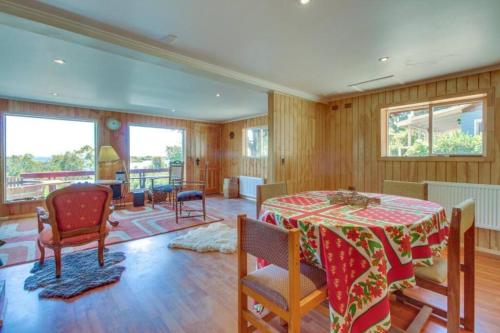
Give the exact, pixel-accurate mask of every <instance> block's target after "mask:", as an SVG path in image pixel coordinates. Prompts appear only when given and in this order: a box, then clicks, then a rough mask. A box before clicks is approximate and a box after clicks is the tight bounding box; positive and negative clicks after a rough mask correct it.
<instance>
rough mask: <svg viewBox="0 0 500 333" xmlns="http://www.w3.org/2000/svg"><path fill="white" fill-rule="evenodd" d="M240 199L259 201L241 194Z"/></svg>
mask: <svg viewBox="0 0 500 333" xmlns="http://www.w3.org/2000/svg"><path fill="white" fill-rule="evenodd" d="M240 198H241V199H246V200H250V201H257V199H256V198H255V197H249V196H246V195H241V194H240Z"/></svg>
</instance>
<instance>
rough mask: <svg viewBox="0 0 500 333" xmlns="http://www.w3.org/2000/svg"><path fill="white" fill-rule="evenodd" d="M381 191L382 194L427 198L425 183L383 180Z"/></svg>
mask: <svg viewBox="0 0 500 333" xmlns="http://www.w3.org/2000/svg"><path fill="white" fill-rule="evenodd" d="M382 192H383V193H384V194H391V195H399V196H402V197H408V198H414V199H420V200H427V193H428V190H427V183H416V182H402V181H396V180H384V183H383V185H382Z"/></svg>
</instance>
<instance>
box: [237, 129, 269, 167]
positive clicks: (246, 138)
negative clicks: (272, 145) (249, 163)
mask: <svg viewBox="0 0 500 333" xmlns="http://www.w3.org/2000/svg"><path fill="white" fill-rule="evenodd" d="M254 129H260V130H267V140H268V141H267V152H266V153H265V154H260V155H259V156H249V155H248V154H247V148H248V146H247V144H248V137H247V131H249V130H254ZM242 136H243V140H241V141H242V151H243V156H244V157H245V158H250V159H266V158H268V156H269V127H268V126H267V125H260V126H250V127H244V128H243V133H242Z"/></svg>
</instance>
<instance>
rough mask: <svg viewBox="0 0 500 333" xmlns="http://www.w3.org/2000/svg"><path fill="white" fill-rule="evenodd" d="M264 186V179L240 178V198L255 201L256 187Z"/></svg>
mask: <svg viewBox="0 0 500 333" xmlns="http://www.w3.org/2000/svg"><path fill="white" fill-rule="evenodd" d="M262 184H264V178H258V177H248V176H240V196H241V197H245V198H251V199H255V198H256V197H257V185H262Z"/></svg>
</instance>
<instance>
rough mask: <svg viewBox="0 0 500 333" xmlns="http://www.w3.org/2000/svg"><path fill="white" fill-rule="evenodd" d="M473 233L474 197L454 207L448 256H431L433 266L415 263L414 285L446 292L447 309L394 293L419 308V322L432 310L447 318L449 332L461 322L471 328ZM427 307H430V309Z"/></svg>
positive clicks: (454, 329)
mask: <svg viewBox="0 0 500 333" xmlns="http://www.w3.org/2000/svg"><path fill="white" fill-rule="evenodd" d="M474 237H475V202H474V200H473V199H468V200H465V201H464V202H462V203H460V204H459V205H457V206H455V207H454V208H453V211H452V217H451V224H450V232H449V236H448V253H447V259H443V258H441V257H434V258H433V262H434V264H433V265H432V266H429V267H424V266H416V267H415V276H416V280H417V286H419V287H421V288H424V289H427V290H431V291H433V292H436V293H439V294H442V295H445V296H446V297H447V302H448V308H447V310H444V309H441V308H439V307H437V306H435V305H433V304H428V303H426V302H424V301H422V300H420V299H415V298H413V297H410V296H408V295H406V294H405V293H404V292H401V291H400V292H397V293H396V297H397V299H398V300H400V301H403V302H406V303H409V304H412V305H414V306H417V307H420V308H421V312H420V313H419V316H417V318H418V320H419V322H423V323H425V321H426V320H427V319H428V317H429V316H430V314H431V313H434V314H436V315H438V316H440V317H442V318H447V328H448V333H458V332H459V330H460V324H461V323H462V324H463V325H464V328H465V329H466V330H469V331H474V322H475V312H474V303H475V302H474V275H475V267H474V262H475V240H474ZM462 238H463V240H464V263H463V264H462V263H461V260H460V247H461V245H460V243H461V239H462ZM460 272H463V273H464V317H463V319H462V318H461V317H460ZM446 281H447V283H446V284H445V282H446ZM429 309H430V310H432V311H429ZM423 312H425V315H422V313H423ZM424 319H425V320H424Z"/></svg>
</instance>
